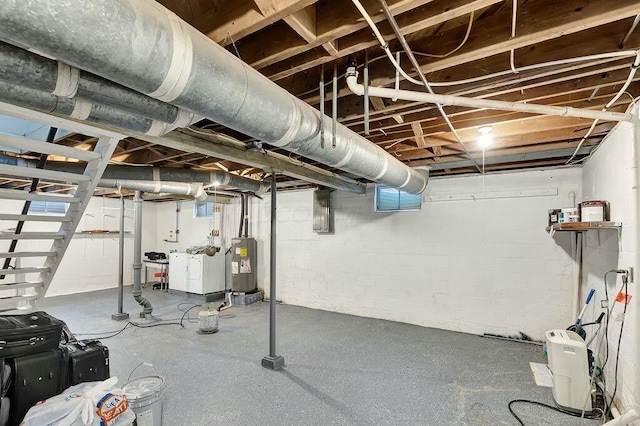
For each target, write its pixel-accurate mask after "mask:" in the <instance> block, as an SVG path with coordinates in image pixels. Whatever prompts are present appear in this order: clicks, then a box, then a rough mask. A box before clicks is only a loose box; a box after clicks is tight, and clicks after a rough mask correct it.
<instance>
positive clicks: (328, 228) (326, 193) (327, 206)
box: [313, 189, 333, 234]
mask: <svg viewBox="0 0 640 426" xmlns="http://www.w3.org/2000/svg"><path fill="white" fill-rule="evenodd" d="M331 192H333V191H331V190H330V189H318V190H316V191H314V192H313V230H314V231H315V232H317V233H319V234H327V233H331V232H333V208H332V207H331Z"/></svg>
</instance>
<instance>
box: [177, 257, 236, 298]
mask: <svg viewBox="0 0 640 426" xmlns="http://www.w3.org/2000/svg"><path fill="white" fill-rule="evenodd" d="M169 274H170V276H169V286H170V288H171V289H172V290H179V291H184V292H187V293H194V294H210V293H217V292H221V291H225V257H224V250H222V249H221V250H220V251H219V252H218V253H217V254H216V255H215V256H207V255H206V254H188V253H171V254H170V255H169Z"/></svg>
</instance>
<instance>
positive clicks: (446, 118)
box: [352, 0, 482, 173]
mask: <svg viewBox="0 0 640 426" xmlns="http://www.w3.org/2000/svg"><path fill="white" fill-rule="evenodd" d="M352 1H353V4H354V5H355V6H356V8H357V9H358V10H359V11H360V13H361V14H362V16H363V17H364V19H365V20H366V21H367V23H368V24H369V26H370V27H371V29H372V30H373V32H374V34H375V35H376V38H377V39H378V41H379V42H380V46H381V47H382V50H384V52H385V53H386V54H387V57H388V58H389V60H390V61H391V63H392V64H393V66H394V67H395V68H396V70H398V72H399V73H400V74H401V75H402V76H403V77H404V78H405V79H407V80H414V81H415V79H411V77H409V75H408V74H407V73H406V72H405V71H404V70H403V69H402V67H400V66H399V64H398V62H397V61H396V59H395V58H394V57H393V54H392V53H391V50H390V49H389V43H387V42H386V41H385V39H384V37H382V34H381V33H380V31H379V30H378V27H377V26H376V24H375V23H374V22H373V20H372V19H371V17H370V16H369V14H368V13H367V11H366V9H365V8H364V6H362V3H360V1H359V0H352ZM380 5H381V6H382V9H383V11H384V14H385V16H386V18H387V21H389V24H391V26H392V27H393V31H394V33H395V34H396V37H398V40H399V41H400V44H401V45H402V48H403V49H404V51H405V53H406V54H407V56H408V57H409V60H410V62H411V65H412V66H413V67H414V68H415V70H416V72H417V73H418V75H419V76H420V79H421V80H422V81H421V82H420V83H419V84H421V85H423V86H424V88H425V89H426V90H427V91H428V92H429V93H431V94H433V93H434V92H433V89H432V88H431V86H430V85H429V82H428V81H427V78H426V77H425V76H424V74H423V73H422V71H421V69H420V64H419V63H418V61H417V60H416V57H415V56H414V55H413V52H412V51H411V48H410V47H409V44H408V43H407V40H406V39H405V37H404V35H403V34H402V32H401V31H400V28H399V27H398V23H397V22H396V20H395V18H394V16H393V14H392V13H391V11H390V10H389V6H388V5H387V2H386V1H385V0H380ZM436 107H437V108H438V111H439V112H440V115H441V116H442V118H443V119H444V121H445V122H446V123H447V126H448V127H449V129H451V132H452V133H453V135H454V137H455V138H456V140H457V141H458V143H459V144H460V147H462V150H463V151H464V153H465V154H466V155H467V156H468V157H469V158H470V159H471V161H472V162H473V164H474V166H475V168H476V169H477V170H478V172H480V173H482V169H481V168H480V166H479V165H478V163H477V162H476V160H475V159H474V158H473V156H472V155H471V153H470V152H469V150H468V149H467V147H466V145H465V144H464V142H463V141H462V138H461V137H460V135H459V134H458V132H457V131H456V129H455V127H454V126H453V124H452V123H451V120H449V116H447V113H446V112H445V111H444V108H442V105H441V104H436Z"/></svg>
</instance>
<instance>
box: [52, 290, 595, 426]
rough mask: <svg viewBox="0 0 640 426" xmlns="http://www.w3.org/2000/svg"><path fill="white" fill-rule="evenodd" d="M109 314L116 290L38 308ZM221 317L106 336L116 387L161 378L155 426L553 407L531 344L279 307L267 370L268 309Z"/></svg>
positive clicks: (461, 421)
mask: <svg viewBox="0 0 640 426" xmlns="http://www.w3.org/2000/svg"><path fill="white" fill-rule="evenodd" d="M145 296H146V297H148V298H149V299H150V300H151V301H152V303H153V306H154V314H155V315H156V316H158V317H160V318H162V319H164V320H166V319H171V318H178V319H179V317H180V316H181V315H182V313H181V312H180V311H178V309H177V305H178V303H181V302H184V301H185V298H183V297H180V296H176V295H172V294H168V293H161V292H159V291H151V290H147V289H145ZM125 301H126V304H125V311H127V312H129V313H130V314H137V313H138V312H139V311H140V309H139V308H138V306H137V305H136V304H135V302H134V301H133V300H132V298H131V296H130V288H127V289H125ZM115 306H116V292H115V290H106V291H100V292H94V293H90V294H87V293H85V294H79V295H73V296H60V297H53V298H47V299H45V300H44V301H43V302H42V303H41V304H40V306H39V308H41V309H42V310H46V311H47V312H49V313H51V314H53V315H55V316H57V317H59V318H61V319H63V320H65V321H66V322H67V324H68V325H69V327H70V328H71V330H72V331H73V332H75V333H81V332H85V333H87V332H101V331H112V330H118V329H119V328H121V327H122V326H123V325H124V324H122V323H119V322H116V321H112V320H111V313H112V312H114V311H115V309H114V308H115ZM186 307H188V306H186ZM197 310H198V309H197V308H196V309H194V310H193V311H191V312H192V313H194V315H193V317H197ZM223 314H225V315H226V316H225V317H224V318H221V319H220V331H219V332H218V333H216V334H213V335H199V334H197V333H196V330H197V324H196V323H186V326H185V328H180V327H179V326H176V325H168V326H162V327H155V328H148V329H139V328H132V329H127V330H125V331H124V332H123V333H122V334H120V335H119V336H117V337H114V338H111V339H107V340H104V343H105V344H107V345H108V347H109V349H110V351H111V373H112V375H114V376H117V377H118V378H119V379H120V383H123V382H124V381H125V380H126V378H127V376H128V375H129V373H130V372H131V370H133V368H134V367H135V366H136V365H138V364H139V363H141V362H150V363H152V364H153V365H154V366H155V367H156V368H157V370H158V371H159V372H160V374H161V375H163V376H165V377H166V389H165V393H164V426H174V425H217V424H227V425H228V424H233V425H258V424H260V425H301V424H305V425H517V422H516V421H515V420H514V419H513V418H512V417H511V415H510V414H509V412H508V410H507V403H508V401H509V400H511V399H515V398H525V399H533V400H537V401H542V402H547V403H552V397H551V390H550V388H541V387H538V386H536V385H535V383H534V381H533V377H532V374H531V371H530V368H529V361H534V362H545V359H544V357H543V356H542V355H541V347H539V346H534V345H529V344H522V343H513V342H506V341H499V340H494V339H486V338H482V337H478V336H473V335H468V334H463V333H456V332H450V331H443V330H438V329H430V328H423V327H418V326H412V325H407V324H401V323H395V322H390V321H382V320H375V319H370V318H360V317H354V316H350V315H342V314H336V313H331V312H324V311H318V310H313V309H307V308H301V307H296V306H286V305H279V306H278V333H279V334H278V337H279V341H278V352H279V354H282V355H283V356H284V357H285V360H286V369H285V370H284V371H282V372H273V371H269V370H266V369H264V368H262V367H261V366H260V359H261V358H262V357H263V356H264V355H266V354H267V349H268V334H267V333H268V304H267V303H259V304H257V305H254V306H251V307H247V308H232V309H229V310H226V311H224V312H223ZM132 317H134V315H132ZM134 320H135V321H137V322H138V321H139V322H144V321H141V320H138V319H135V318H134ZM147 371H148V370H147ZM145 374H153V372H148V373H145V370H141V371H140V375H145ZM516 410H517V411H518V412H519V413H521V417H522V419H523V420H524V422H525V424H526V425H528V426H529V425H549V424H553V425H579V424H583V425H593V424H599V422H595V421H584V422H583V423H581V422H580V420H579V419H576V418H572V417H569V416H566V415H563V414H557V413H555V412H552V411H549V410H547V409H545V408H542V407H530V406H522V405H518V406H517V407H516Z"/></svg>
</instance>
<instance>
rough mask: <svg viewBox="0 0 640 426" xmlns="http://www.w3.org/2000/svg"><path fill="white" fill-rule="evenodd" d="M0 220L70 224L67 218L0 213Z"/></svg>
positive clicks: (69, 218) (69, 219)
mask: <svg viewBox="0 0 640 426" xmlns="http://www.w3.org/2000/svg"><path fill="white" fill-rule="evenodd" d="M0 220H12V221H16V222H18V221H30V222H70V221H71V217H69V216H54V215H38V214H3V213H0Z"/></svg>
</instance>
